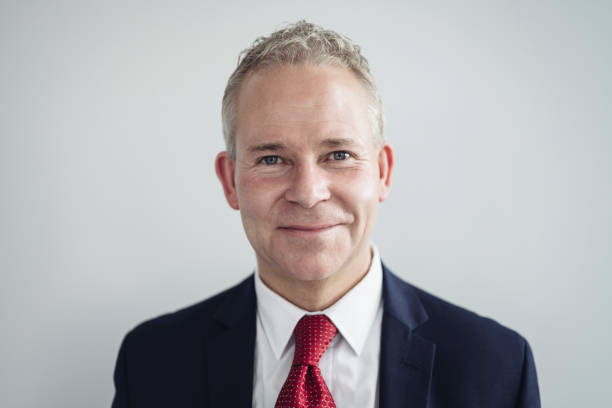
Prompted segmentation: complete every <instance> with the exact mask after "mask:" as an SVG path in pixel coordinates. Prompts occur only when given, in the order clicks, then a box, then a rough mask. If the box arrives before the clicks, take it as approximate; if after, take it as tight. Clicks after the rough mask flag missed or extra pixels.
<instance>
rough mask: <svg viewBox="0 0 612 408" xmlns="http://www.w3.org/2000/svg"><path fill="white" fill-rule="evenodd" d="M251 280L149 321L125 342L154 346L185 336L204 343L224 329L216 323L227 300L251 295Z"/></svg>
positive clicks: (132, 332)
mask: <svg viewBox="0 0 612 408" xmlns="http://www.w3.org/2000/svg"><path fill="white" fill-rule="evenodd" d="M252 279H253V277H252V276H250V277H248V278H247V279H245V280H244V281H242V282H240V283H239V284H237V285H235V286H233V287H231V288H228V289H226V290H224V291H222V292H220V293H218V294H216V295H214V296H211V297H210V298H207V299H205V300H203V301H201V302H198V303H195V304H193V305H190V306H187V307H184V308H181V309H179V310H176V311H174V312H171V313H166V314H163V315H160V316H157V317H155V318H152V319H149V320H146V321H144V322H142V323H140V324H138V325H137V326H136V327H134V328H133V329H132V330H130V331H129V332H128V334H127V335H126V339H125V341H126V342H127V341H129V342H130V343H140V342H146V343H149V344H151V343H155V342H156V341H160V342H164V343H165V342H169V341H172V340H173V339H181V338H185V337H186V336H188V337H189V338H200V339H201V338H202V337H207V336H210V335H213V334H214V333H215V332H217V331H219V330H221V329H222V327H223V325H222V324H221V323H220V322H219V321H217V319H216V313H217V311H218V310H219V309H220V308H222V306H223V305H224V304H225V303H227V302H228V299H232V298H236V297H240V296H241V292H245V291H248V287H249V285H252Z"/></svg>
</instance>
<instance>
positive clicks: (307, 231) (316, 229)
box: [278, 224, 340, 236]
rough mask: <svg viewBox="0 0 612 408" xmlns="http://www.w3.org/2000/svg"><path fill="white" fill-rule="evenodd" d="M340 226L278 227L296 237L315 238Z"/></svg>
mask: <svg viewBox="0 0 612 408" xmlns="http://www.w3.org/2000/svg"><path fill="white" fill-rule="evenodd" d="M339 225H340V224H325V225H287V226H283V227H278V229H279V230H281V231H282V232H285V233H288V234H291V235H296V236H315V235H319V234H323V233H325V232H328V231H331V230H333V229H334V228H335V227H337V226H339Z"/></svg>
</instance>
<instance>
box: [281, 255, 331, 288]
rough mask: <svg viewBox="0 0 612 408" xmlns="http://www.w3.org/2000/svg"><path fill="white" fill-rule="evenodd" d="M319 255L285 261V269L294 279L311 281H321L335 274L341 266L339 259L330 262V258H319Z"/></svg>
mask: <svg viewBox="0 0 612 408" xmlns="http://www.w3.org/2000/svg"><path fill="white" fill-rule="evenodd" d="M317 258H319V257H317V256H314V257H309V258H308V259H300V260H296V261H294V262H288V263H285V265H284V267H283V269H284V270H285V271H287V273H288V274H289V275H290V276H291V277H292V278H294V279H296V280H300V281H304V282H310V281H319V280H324V279H327V278H329V277H330V276H332V275H334V274H335V273H336V272H338V270H339V269H340V267H341V263H340V262H338V259H337V258H336V259H334V260H333V261H332V262H329V260H328V259H317Z"/></svg>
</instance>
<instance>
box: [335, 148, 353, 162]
mask: <svg viewBox="0 0 612 408" xmlns="http://www.w3.org/2000/svg"><path fill="white" fill-rule="evenodd" d="M332 155H333V157H334V160H346V159H348V158H349V157H351V155H350V154H348V152H345V151H342V150H340V151H337V152H333V153H332Z"/></svg>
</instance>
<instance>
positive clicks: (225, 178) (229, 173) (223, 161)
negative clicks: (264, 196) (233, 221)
mask: <svg viewBox="0 0 612 408" xmlns="http://www.w3.org/2000/svg"><path fill="white" fill-rule="evenodd" d="M215 171H216V172H217V177H218V178H219V181H220V182H221V185H222V186H223V193H224V194H225V199H226V200H227V203H228V204H229V206H230V207H232V208H233V209H234V210H238V209H239V206H238V194H237V193H236V182H235V181H234V175H235V173H236V164H235V163H234V162H233V161H232V159H230V157H229V155H228V154H227V152H225V151H224V152H221V153H219V154H218V155H217V158H216V159H215Z"/></svg>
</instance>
